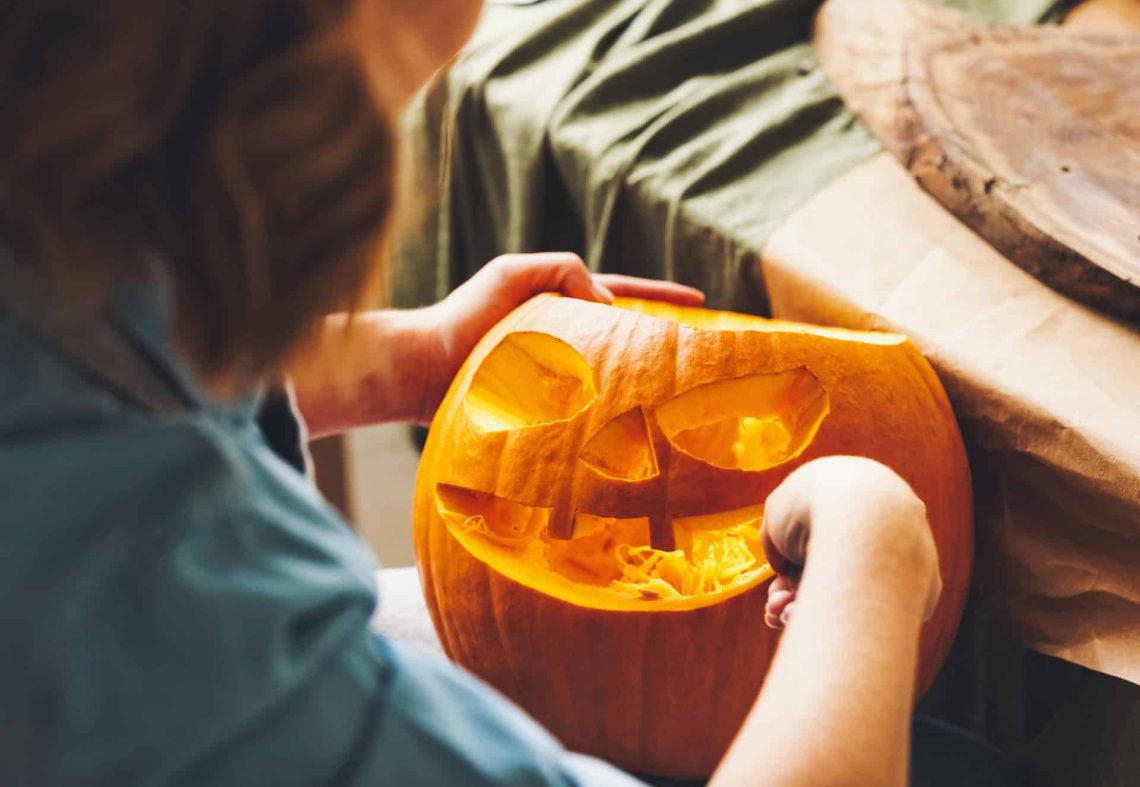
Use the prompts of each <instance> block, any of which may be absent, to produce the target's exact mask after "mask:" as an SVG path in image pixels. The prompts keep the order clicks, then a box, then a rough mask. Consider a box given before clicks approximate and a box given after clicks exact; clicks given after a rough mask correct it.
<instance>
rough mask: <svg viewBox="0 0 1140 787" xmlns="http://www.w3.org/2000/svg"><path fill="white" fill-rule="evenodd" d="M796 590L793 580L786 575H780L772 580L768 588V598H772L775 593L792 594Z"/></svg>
mask: <svg viewBox="0 0 1140 787" xmlns="http://www.w3.org/2000/svg"><path fill="white" fill-rule="evenodd" d="M793 590H795V585H793V584H792V578H791V577H789V576H788V575H786V574H780V575H778V576H777V577H776V578H775V579H773V580H772V584H770V585H769V586H768V598H772V595H773V594H775V593H780V592H784V591H788V592H791V591H793Z"/></svg>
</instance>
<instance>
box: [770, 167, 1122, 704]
mask: <svg viewBox="0 0 1140 787" xmlns="http://www.w3.org/2000/svg"><path fill="white" fill-rule="evenodd" d="M761 267H762V275H763V278H764V280H765V282H766V285H767V290H768V294H769V297H770V299H771V304H772V310H773V313H774V315H775V316H778V317H785V318H790V319H797V320H806V321H810V322H820V323H828V324H837V325H844V326H850V327H858V328H881V329H889V330H897V331H900V332H903V333H906V334H908V335H909V336H910V337H911V338H912V340H913V341H914V342H915V344H916V345H917V346H918V347H919V348H920V349H921V350H922V351H923V352H924V353H925V354H926V355H927V356H928V357H929V358H930V360H931V361H932V363H934V365H935V367H936V368H937V369H938V372H939V374H940V375H941V377H942V380H943V383H944V384H945V386H946V388H947V391H948V393H949V394H950V397H951V399H952V401H953V403H954V406H955V410H956V412H957V413H958V416H959V419H960V420H961V423H962V428H963V433H964V435H965V437H966V440H967V443H968V445H969V447H970V449H971V455H972V461H973V469H974V476H975V478H974V482H975V486H976V495H977V502H978V516H977V530H978V563H977V571H978V576H979V581H980V586H981V589H982V592H983V597H984V598H985V599H986V601H987V603H988V604H989V605H990V606H991V607H992V608H993V609H994V610H995V611H996V612H997V613H998V614H999V615H1000V616H1001V617H1002V618H1003V619H1005V620H1008V622H1009V624H1010V625H1011V627H1012V630H1013V631H1014V632H1015V634H1016V635H1017V636H1018V637H1019V638H1020V639H1021V640H1022V641H1023V642H1024V643H1025V644H1026V645H1028V646H1030V647H1032V648H1034V649H1036V650H1039V651H1041V652H1043V653H1047V654H1050V655H1054V656H1058V657H1060V658H1064V659H1067V660H1070V661H1073V662H1075V663H1078V664H1081V665H1084V666H1087V667H1090V668H1092V669H1096V670H1099V671H1102V672H1105V673H1108V674H1111V675H1115V676H1117V677H1120V678H1123V679H1125V680H1128V681H1131V682H1133V683H1137V684H1140V333H1137V331H1136V330H1134V329H1132V328H1130V327H1127V326H1125V325H1123V324H1121V323H1117V322H1114V321H1112V320H1110V319H1108V318H1105V317H1103V316H1100V315H1098V314H1096V313H1094V312H1092V311H1090V310H1089V309H1087V308H1085V307H1082V306H1080V305H1078V304H1076V303H1074V302H1072V301H1070V300H1068V299H1066V298H1065V297H1064V296H1062V295H1059V294H1057V293H1055V292H1053V291H1052V290H1050V289H1048V288H1047V287H1045V286H1044V285H1042V284H1040V283H1039V282H1038V281H1036V280H1035V279H1034V278H1032V277H1031V276H1029V275H1028V274H1026V273H1024V272H1023V271H1021V270H1020V269H1018V268H1017V267H1015V266H1014V265H1013V264H1011V263H1010V262H1009V261H1008V260H1006V259H1005V258H1004V257H1002V256H1001V255H1000V254H998V253H997V252H996V251H994V250H993V249H992V248H991V247H990V246H988V245H987V244H986V243H985V242H983V241H982V240H980V239H979V238H978V237H977V236H975V235H974V234H973V233H971V232H970V231H969V230H968V229H967V228H966V227H965V226H964V225H962V224H961V223H959V222H958V221H957V220H956V219H955V218H954V217H953V216H951V215H950V214H949V213H947V212H946V211H945V210H944V209H943V208H942V207H941V206H940V205H938V204H937V203H936V202H935V201H934V200H933V199H932V198H931V197H929V196H928V195H927V194H925V193H924V192H922V191H921V190H920V189H919V188H918V186H917V185H915V184H914V183H913V181H912V180H911V179H910V178H909V176H908V175H907V174H906V172H905V171H904V170H903V169H902V167H901V166H900V165H899V164H897V163H896V162H895V161H894V160H893V159H892V158H890V156H889V155H888V154H882V155H880V156H878V157H876V158H874V159H871V160H870V161H868V162H867V163H866V164H864V165H862V166H860V167H859V168H858V169H856V170H854V171H852V172H851V173H849V174H848V175H846V176H844V177H842V178H840V179H839V180H838V181H836V182H835V183H833V184H832V185H831V186H829V187H828V188H826V189H825V190H824V191H822V192H821V193H819V194H818V195H817V196H816V197H814V198H813V199H812V200H811V201H810V202H808V203H807V204H806V205H805V206H804V207H802V208H801V209H800V210H799V211H798V212H796V213H795V214H793V215H792V216H791V218H790V219H789V220H788V221H787V222H786V223H785V224H784V226H783V227H781V228H780V229H779V230H777V232H776V233H775V235H773V237H772V239H771V240H770V241H769V244H768V246H767V248H766V250H765V252H764V254H763V257H762V261H761Z"/></svg>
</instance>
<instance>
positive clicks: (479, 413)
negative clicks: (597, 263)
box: [464, 331, 597, 432]
mask: <svg viewBox="0 0 1140 787" xmlns="http://www.w3.org/2000/svg"><path fill="white" fill-rule="evenodd" d="M596 395H597V391H596V389H595V387H594V375H593V372H591V371H590V366H589V364H588V363H586V359H585V358H583V357H582V356H581V355H580V354H579V353H578V351H577V350H575V349H574V348H573V347H571V346H570V345H569V344H567V343H566V342H564V341H562V340H561V339H556V338H555V337H553V336H550V335H548V334H545V333H537V332H530V331H522V332H519V333H512V334H509V335H508V336H507V337H506V338H504V339H503V340H502V341H501V342H499V343H498V344H497V345H496V346H495V349H493V350H491V352H490V353H488V355H487V357H486V358H484V359H483V363H482V364H481V365H480V366H479V370H478V371H477V372H475V377H474V378H473V379H472V381H471V387H470V388H469V389H468V391H467V396H466V398H465V400H464V404H465V405H466V407H467V412H468V413H469V414H470V416H471V420H472V421H473V422H474V423H475V425H476V426H477V427H478V428H479V429H482V430H483V431H488V432H498V431H504V430H508V429H522V428H524V427H528V426H539V425H541V424H549V423H555V422H557V421H567V420H570V419H571V418H573V417H574V416H576V415H577V414H578V413H580V412H582V411H583V410H585V409H586V408H587V407H589V406H590V404H591V403H592V402H593V401H594V397H595V396H596Z"/></svg>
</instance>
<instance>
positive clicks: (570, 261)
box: [290, 252, 704, 437]
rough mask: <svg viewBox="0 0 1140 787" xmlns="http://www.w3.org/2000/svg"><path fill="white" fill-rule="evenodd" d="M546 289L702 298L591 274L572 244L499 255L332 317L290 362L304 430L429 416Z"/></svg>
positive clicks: (603, 298) (602, 296) (680, 288)
mask: <svg viewBox="0 0 1140 787" xmlns="http://www.w3.org/2000/svg"><path fill="white" fill-rule="evenodd" d="M542 292H557V293H561V294H562V295H566V296H568V297H571V298H581V299H583V300H588V301H595V302H599V303H610V302H611V301H613V299H614V297H615V296H626V297H634V298H647V299H651V300H659V301H668V302H671V303H677V304H681V305H687V306H699V305H700V304H702V303H703V302H704V295H703V294H702V293H701V292H700V291H699V290H695V289H693V288H692V287H686V286H684V285H682V284H675V283H673V282H665V281H654V280H651V279H642V278H638V277H635V276H621V275H617V274H604V273H591V272H590V271H589V269H588V268H587V267H586V265H585V263H584V262H582V259H581V258H580V257H579V256H578V255H576V254H572V253H569V252H548V253H542V254H506V255H503V256H501V257H497V258H495V259H494V260H492V261H491V262H489V263H487V265H485V266H484V267H483V268H482V269H480V270H479V271H478V272H477V273H475V275H474V276H472V277H471V278H470V279H468V280H467V281H466V282H465V283H464V284H462V285H461V286H459V287H458V288H456V290H455V291H454V292H452V293H451V294H450V295H449V296H447V297H446V298H445V299H443V300H442V301H440V302H439V303H436V304H434V305H432V306H428V307H426V308H423V309H416V310H408V311H400V310H380V311H372V312H365V313H363V314H358V315H356V316H355V317H353V318H352V319H351V320H349V319H348V318H346V317H344V316H343V315H336V316H332V317H329V318H328V319H327V320H326V322H325V325H324V326H323V329H322V331H321V334H320V336H319V337H318V338H317V340H316V342H315V343H314V345H313V346H312V347H311V348H310V349H309V351H308V352H306V353H305V354H304V355H303V356H302V357H300V358H299V359H298V360H296V361H295V362H294V363H292V364H291V365H290V371H291V373H292V377H293V382H294V385H295V388H296V392H297V400H298V404H299V406H300V410H301V413H302V415H303V416H304V418H305V421H306V423H307V424H308V426H309V432H310V435H312V436H314V437H318V436H321V435H324V434H331V433H335V432H339V431H344V430H346V429H350V428H352V427H355V426H363V425H366V424H372V423H381V422H384V421H414V422H417V423H423V424H426V423H428V422H429V421H431V418H432V416H433V415H434V414H435V411H436V408H437V407H438V406H439V403H440V402H441V401H442V400H443V396H444V394H445V393H447V388H448V386H449V385H450V384H451V380H452V378H454V377H455V374H456V373H457V372H458V371H459V367H460V366H461V365H462V364H463V361H464V360H465V359H466V358H467V356H468V354H470V352H471V350H472V349H474V347H475V345H476V343H478V341H479V340H480V339H481V338H482V337H483V335H484V334H485V333H486V332H487V331H488V330H490V329H491V328H492V327H493V326H494V325H495V323H497V322H499V320H501V319H502V318H504V317H506V316H507V315H508V314H509V313H510V312H511V311H513V310H514V309H515V308H516V307H517V306H520V305H522V304H523V303H524V302H525V301H527V300H528V299H529V298H531V297H532V296H534V295H537V294H539V293H542Z"/></svg>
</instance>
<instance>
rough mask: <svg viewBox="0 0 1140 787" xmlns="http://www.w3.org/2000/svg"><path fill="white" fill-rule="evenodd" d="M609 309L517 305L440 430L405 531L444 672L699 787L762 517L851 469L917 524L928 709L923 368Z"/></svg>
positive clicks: (758, 651) (936, 517)
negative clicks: (907, 494)
mask: <svg viewBox="0 0 1140 787" xmlns="http://www.w3.org/2000/svg"><path fill="white" fill-rule="evenodd" d="M618 306H620V307H622V308H613V307H608V306H602V305H599V304H592V303H586V302H582V301H575V300H570V299H563V298H558V297H554V296H539V297H537V298H535V299H533V300H531V301H529V302H528V303H526V304H524V305H523V306H522V307H520V308H519V309H517V310H516V311H515V312H513V313H512V314H511V315H510V316H508V317H507V318H506V319H505V320H503V321H502V322H501V323H500V324H499V325H497V326H496V327H495V328H494V329H493V330H492V331H491V332H490V333H489V334H488V335H487V336H486V337H485V338H484V339H483V341H482V342H480V344H479V345H478V346H477V347H476V349H475V351H474V352H473V353H472V355H471V357H470V358H469V359H468V360H467V363H466V364H465V365H464V367H463V368H462V370H461V371H460V373H459V375H458V376H457V377H456V379H455V382H454V383H453V385H452V386H451V389H450V391H449V392H448V394H447V397H446V398H445V399H444V401H443V404H442V406H441V407H440V408H439V411H438V413H437V415H436V417H435V420H434V422H433V424H432V428H431V432H430V435H429V437H428V442H427V445H426V447H425V450H424V454H423V459H422V461H421V465H420V471H419V476H418V478H417V481H416V497H415V513H414V520H415V521H414V525H415V539H416V552H417V557H418V560H419V566H420V573H421V576H422V579H423V584H424V592H425V595H426V598H427V602H428V607H429V609H430V610H431V614H432V618H433V620H434V622H435V627H436V630H437V631H438V633H439V636H440V639H441V641H442V643H443V646H444V648H445V649H446V651H447V653H448V655H449V656H451V658H453V659H454V660H456V661H457V662H459V663H460V664H462V665H464V666H465V667H467V668H468V669H470V670H472V671H473V672H475V673H476V674H478V675H480V676H482V677H483V678H484V679H486V680H487V681H489V682H490V683H491V684H493V685H494V686H496V687H498V688H499V689H500V690H501V691H503V692H504V693H506V694H507V695H508V696H510V697H512V698H514V699H515V700H516V701H517V702H519V703H520V704H521V705H522V706H523V707H524V708H526V709H527V710H528V711H530V712H531V713H532V714H533V715H534V716H536V717H537V718H538V719H539V720H540V721H542V722H543V723H544V724H546V725H547V726H548V727H549V728H550V729H551V730H552V731H553V732H554V733H555V734H556V735H558V736H559V737H560V738H561V739H562V740H563V741H564V742H565V743H566V744H567V745H568V746H569V747H571V748H574V749H577V750H580V751H584V752H588V753H591V754H595V755H598V756H601V757H604V758H606V759H609V760H611V761H612V762H615V763H617V764H619V765H621V766H623V767H626V768H629V769H631V770H636V771H642V772H647V773H657V774H663V775H672V776H704V775H707V774H708V773H709V772H711V770H712V768H713V766H714V765H715V763H716V762H717V761H718V759H719V758H720V756H721V755H722V754H723V753H724V751H725V749H726V748H727V746H728V744H729V742H730V741H731V739H732V736H733V735H734V733H735V732H736V730H737V728H738V727H739V725H740V723H741V721H742V720H743V718H744V716H745V714H746V712H747V710H748V708H749V707H750V706H751V704H752V702H753V701H754V699H755V697H756V694H757V692H758V690H759V687H760V684H761V682H762V680H763V677H764V674H765V672H766V671H767V668H768V664H769V661H770V659H771V657H772V654H773V652H774V650H775V646H776V635H775V634H774V633H773V632H772V631H771V630H769V629H768V628H766V627H765V625H764V622H763V609H764V602H765V598H766V593H767V590H766V584H767V580H768V579H770V578H771V576H772V572H771V569H770V568H769V567H768V565H767V561H766V559H765V557H764V554H763V550H762V548H761V546H760V539H759V526H760V523H761V520H762V511H763V509H762V506H763V503H764V500H765V499H766V497H767V496H768V494H769V493H770V492H771V491H772V490H773V489H774V488H775V487H776V486H777V485H778V484H779V483H780V482H781V481H782V480H783V479H784V478H785V477H786V476H787V475H788V474H789V473H790V472H791V471H792V470H794V469H795V468H796V467H798V466H799V465H801V464H802V463H804V462H806V461H808V460H809V459H812V458H815V457H819V456H826V455H833V454H849V455H860V456H867V457H871V458H873V459H877V460H879V461H881V462H883V463H885V464H887V465H888V466H890V467H892V468H894V469H895V470H896V471H897V472H898V473H899V474H900V475H902V476H903V477H904V478H905V479H906V480H907V481H908V482H909V483H910V484H911V486H912V487H913V488H914V490H915V491H916V493H917V494H918V495H919V496H920V497H921V498H922V499H923V501H924V502H925V503H926V506H927V511H928V516H929V520H930V524H931V527H932V529H933V532H934V537H935V542H936V544H937V546H938V551H939V560H940V564H941V570H942V578H943V581H944V587H945V590H944V595H943V597H942V600H941V602H940V604H939V608H938V609H937V611H936V612H935V615H934V617H933V618H932V619H931V620H930V621H929V622H928V623H927V624H926V626H925V628H924V630H923V634H922V643H921V654H920V674H919V675H918V677H917V680H918V683H919V686H920V687H922V688H924V687H926V686H927V685H929V682H930V680H931V679H932V677H933V675H934V673H935V671H936V670H937V669H938V667H939V666H940V664H941V662H942V659H943V658H944V657H945V654H946V650H947V648H948V647H949V645H950V642H951V640H952V639H953V636H954V633H955V630H956V627H957V624H958V620H959V617H960V615H961V611H962V605H963V602H964V598H965V592H966V584H967V580H968V575H969V570H970V562H971V557H972V549H973V530H972V520H971V493H970V480H969V471H968V467H967V464H966V457H965V452H964V449H963V447H962V441H961V436H960V434H959V432H958V427H957V424H956V422H955V420H954V416H953V414H952V412H951V410H950V406H949V403H948V402H947V399H946V395H945V393H944V392H943V390H942V387H941V385H940V384H939V382H938V379H937V378H936V377H935V374H934V372H933V370H932V369H931V368H930V366H929V364H928V363H927V362H926V361H925V359H923V358H922V356H921V355H920V354H919V353H918V352H917V351H916V350H915V349H914V347H913V346H911V345H910V344H909V342H907V341H906V340H905V338H904V337H901V336H898V335H893V334H876V333H860V332H853V331H842V330H833V329H824V328H815V327H810V326H802V325H796V324H791V323H781V322H776V321H770V320H764V319H761V318H758V317H750V316H745V315H737V314H729V313H723V312H712V311H705V310H700V309H686V308H680V307H673V306H668V305H663V304H652V303H644V302H638V301H619V303H618Z"/></svg>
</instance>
